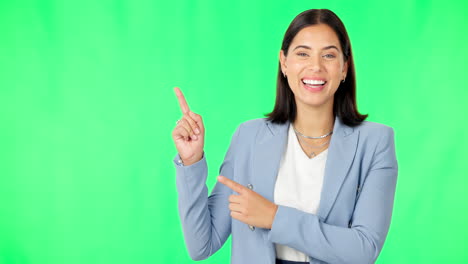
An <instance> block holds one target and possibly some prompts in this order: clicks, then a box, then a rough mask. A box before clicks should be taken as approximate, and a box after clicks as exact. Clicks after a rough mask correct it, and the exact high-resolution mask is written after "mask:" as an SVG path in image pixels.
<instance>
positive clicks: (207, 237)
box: [174, 118, 398, 264]
mask: <svg viewBox="0 0 468 264" xmlns="http://www.w3.org/2000/svg"><path fill="white" fill-rule="evenodd" d="M289 125H290V124H289V122H287V123H285V124H281V125H279V124H274V123H271V122H269V121H267V120H266V119H265V118H262V119H255V120H250V121H247V122H244V123H242V124H241V125H240V126H239V127H238V128H237V130H236V132H235V133H234V135H233V137H232V140H231V144H230V146H229V149H228V151H227V153H226V156H225V158H224V161H223V163H222V165H221V168H220V172H219V174H220V175H223V176H226V177H228V178H230V179H232V180H234V181H236V182H238V183H240V184H242V185H245V186H247V185H248V184H251V185H252V187H253V190H254V191H256V192H257V193H259V194H260V195H262V196H263V197H265V198H267V199H268V200H270V201H274V196H273V195H274V186H275V182H276V177H277V174H278V170H279V165H280V160H281V157H282V155H283V153H284V151H285V147H286V143H287V134H288V128H289ZM205 158H206V157H205V155H204V157H203V159H202V160H200V161H199V162H197V163H194V164H192V165H190V166H183V165H182V164H181V162H180V157H179V155H176V157H175V159H174V164H175V168H176V174H177V175H176V186H177V191H178V208H179V215H180V219H181V222H182V229H183V233H184V238H185V243H186V246H187V248H188V252H189V254H190V257H191V258H192V259H194V260H202V259H206V258H208V257H209V256H211V255H212V254H214V253H215V252H216V251H217V250H218V249H219V248H220V247H221V246H222V245H223V244H224V242H225V241H226V239H227V238H228V237H229V235H230V234H232V248H231V263H233V264H249V263H252V264H263V263H265V264H274V263H275V257H276V255H275V246H274V243H278V244H283V245H287V246H289V247H292V248H295V249H297V250H299V251H301V252H304V253H305V254H307V255H308V256H309V259H310V263H359V264H363V263H373V262H375V260H376V259H377V257H378V255H379V253H380V251H381V249H382V247H383V244H384V241H385V237H386V236H387V232H388V229H389V226H390V219H391V216H392V210H393V200H394V195H395V187H396V180H397V173H398V165H397V160H396V155H395V145H394V131H393V129H392V128H391V127H389V126H386V125H382V124H379V123H374V122H369V121H364V122H363V123H362V124H361V125H359V126H357V127H350V126H347V125H345V124H343V123H342V122H341V120H340V118H335V123H334V128H333V134H332V137H331V141H330V145H329V149H328V156H327V161H326V165H325V175H324V182H323V187H322V191H321V196H320V197H321V198H320V199H321V200H320V205H319V208H318V212H317V214H310V213H306V212H303V211H300V210H298V209H295V208H291V207H286V206H281V205H280V206H279V207H278V210H277V213H276V215H275V218H274V221H273V225H272V228H271V229H264V228H254V227H249V226H248V225H247V224H245V223H242V222H240V221H238V220H235V219H233V218H231V216H230V211H229V208H228V204H229V201H228V197H229V195H231V194H233V191H231V190H230V189H229V188H227V187H226V186H224V185H223V184H221V183H219V182H217V183H216V185H215V187H214V188H213V190H212V192H211V194H210V195H209V196H208V189H207V186H206V184H205V183H206V178H207V172H208V168H207V163H206V159H205ZM216 176H217V175H216Z"/></svg>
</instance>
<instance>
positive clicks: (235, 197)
mask: <svg viewBox="0 0 468 264" xmlns="http://www.w3.org/2000/svg"><path fill="white" fill-rule="evenodd" d="M229 202H230V203H238V204H240V203H241V197H240V195H234V194H233V195H229Z"/></svg>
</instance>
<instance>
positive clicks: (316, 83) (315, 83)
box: [302, 79, 325, 85]
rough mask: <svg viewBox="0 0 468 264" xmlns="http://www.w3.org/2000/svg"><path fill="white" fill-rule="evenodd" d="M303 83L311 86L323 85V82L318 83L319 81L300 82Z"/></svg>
mask: <svg viewBox="0 0 468 264" xmlns="http://www.w3.org/2000/svg"><path fill="white" fill-rule="evenodd" d="M302 82H303V83H306V84H312V85H322V84H324V83H325V81H320V80H305V79H304V80H302Z"/></svg>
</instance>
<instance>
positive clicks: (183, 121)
mask: <svg viewBox="0 0 468 264" xmlns="http://www.w3.org/2000/svg"><path fill="white" fill-rule="evenodd" d="M177 125H179V126H181V127H183V128H184V129H185V130H187V132H188V135H189V136H192V135H193V130H192V127H191V126H190V124H189V122H188V121H187V120H186V119H185V118H182V119H181V120H180V121H179V123H178V124H177Z"/></svg>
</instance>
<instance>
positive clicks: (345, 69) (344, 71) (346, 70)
mask: <svg viewBox="0 0 468 264" xmlns="http://www.w3.org/2000/svg"><path fill="white" fill-rule="evenodd" d="M348 62H349V60H347V61H345V63H344V65H343V72H342V74H343V78H346V76H347V75H348Z"/></svg>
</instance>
